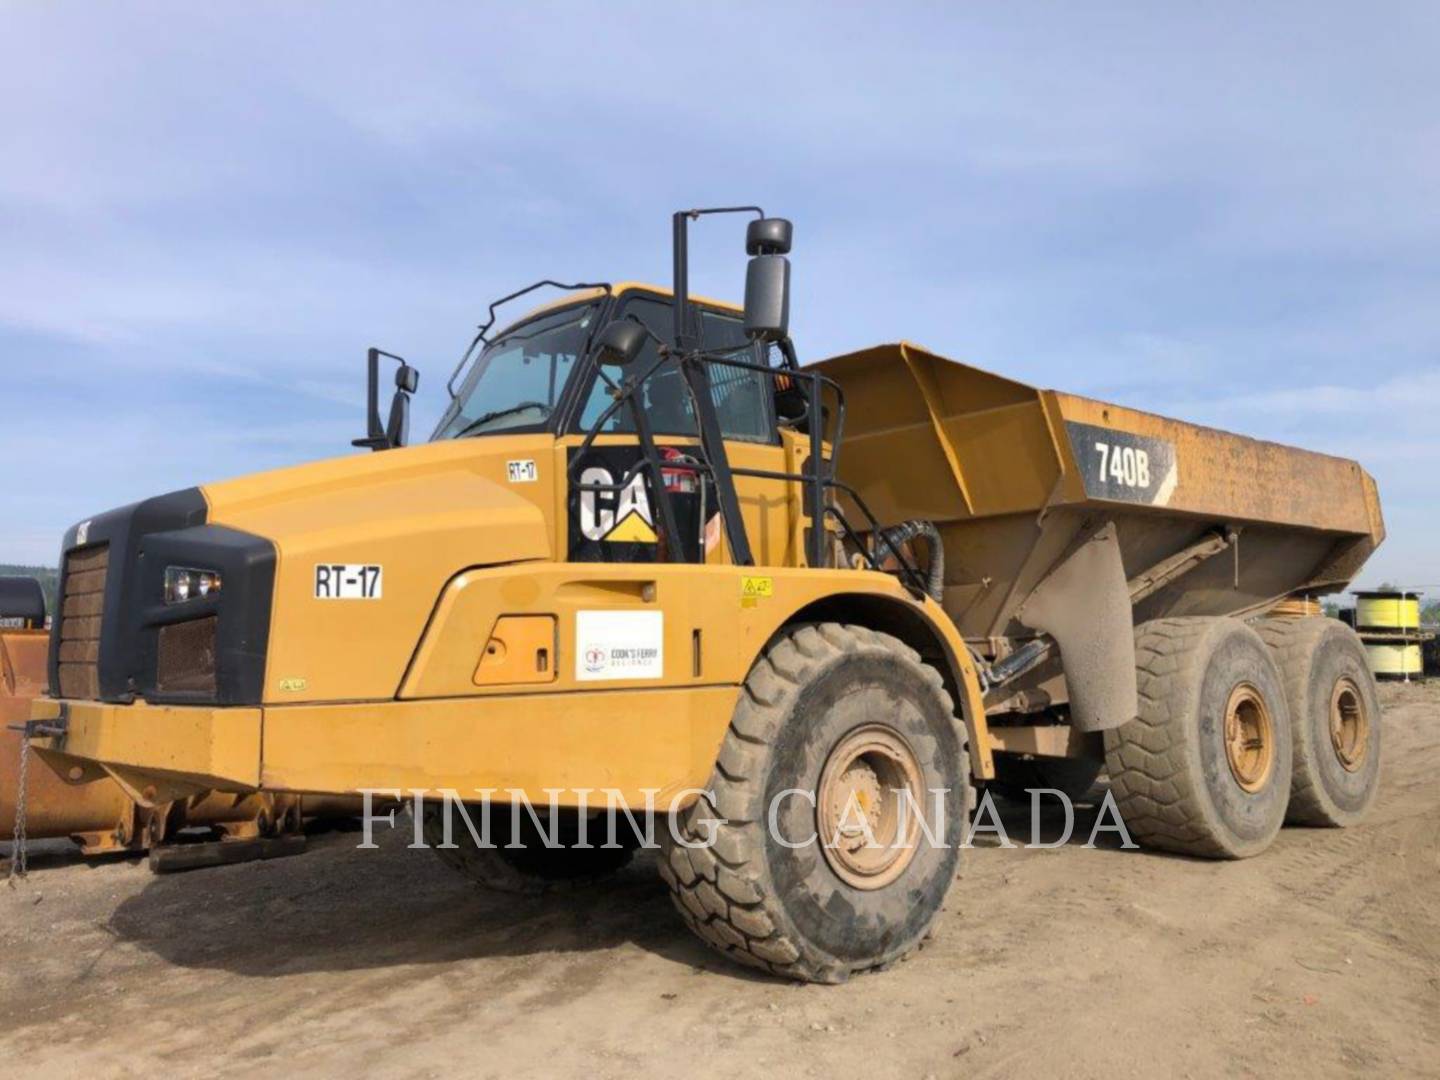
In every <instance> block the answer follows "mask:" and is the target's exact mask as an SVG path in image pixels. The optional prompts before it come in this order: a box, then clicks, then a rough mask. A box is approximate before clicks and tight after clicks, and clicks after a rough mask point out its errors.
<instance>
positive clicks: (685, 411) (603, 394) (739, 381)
mask: <svg viewBox="0 0 1440 1080" xmlns="http://www.w3.org/2000/svg"><path fill="white" fill-rule="evenodd" d="M632 314H633V315H634V316H636V317H637V318H639V319H640V320H641V321H642V322H644V323H645V325H646V326H648V327H649V328H650V329H651V330H652V331H654V332H655V333H656V334H658V335H659V336H660V337H661V338H663V339H665V340H666V341H669V340H670V339H671V336H672V329H673V324H672V315H671V307H670V304H669V303H667V302H664V301H660V300H650V299H646V298H644V297H635V298H633V299H631V300H629V301H627V302H626V304H625V306H624V308H623V309H622V310H621V313H620V317H621V318H623V317H625V316H627V315H632ZM700 333H701V341H702V343H703V344H704V346H705V348H707V349H724V348H726V347H735V348H737V349H743V347H744V346H745V345H746V341H745V331H744V324H743V323H742V321H741V320H740V319H739V318H738V317H736V316H732V315H725V314H721V313H719V312H714V311H708V310H705V309H701V312H700ZM736 355H737V358H738V359H745V360H748V359H750V356H751V354H750V353H749V352H748V351H746V352H737V354H736ZM656 359H657V353H656V346H655V343H654V342H649V343H647V344H646V346H645V348H644V350H643V351H642V352H641V353H640V356H639V357H638V358H637V359H636V361H635V367H636V368H637V369H638V370H642V371H643V370H646V369H648V368H649V367H650V366H651V365H652V364H654V363H655V360H656ZM710 383H711V387H710V392H711V397H712V399H713V401H714V403H715V411H716V415H717V416H718V417H719V420H720V430H721V431H722V432H723V433H724V435H725V437H726V438H728V439H744V440H748V441H752V442H753V441H759V442H772V441H774V438H775V418H774V395H773V393H772V388H771V387H770V385H769V383H770V380H769V378H767V377H766V376H764V375H761V374H760V373H759V372H754V371H746V370H744V369H741V368H730V367H725V366H724V365H723V364H715V365H713V366H712V367H711V369H710ZM643 399H644V400H643V403H644V407H645V410H646V413H647V415H648V416H649V417H650V423H651V425H652V426H653V428H654V430H655V433H656V434H657V435H696V434H698V433H699V429H698V427H697V426H696V423H695V411H694V408H693V407H692V405H691V401H690V393H689V389H688V387H687V386H686V385H685V380H684V378H683V377H682V376H681V375H680V372H679V371H678V370H676V369H675V367H674V365H673V364H666V365H665V366H664V367H662V368H661V369H660V370H659V371H657V372H656V373H655V374H654V375H652V376H650V378H649V379H647V380H646V382H645V387H644V391H643ZM613 401H614V398H613V397H612V396H611V391H610V387H609V385H608V384H607V383H606V381H605V379H604V378H602V377H599V376H597V377H596V379H595V381H594V383H593V384H592V386H591V388H590V394H589V396H588V398H587V399H586V401H585V408H584V409H583V410H582V411H581V414H580V427H581V430H584V431H589V430H590V428H591V427H592V426H593V425H594V423H595V421H596V420H598V419H599V418H600V414H601V413H603V412H604V411H605V410H606V408H608V407H609V406H610V404H611V402H613ZM634 430H635V425H634V423H633V422H632V420H631V417H630V415H629V410H628V409H627V410H621V411H620V412H618V413H617V414H616V415H614V416H612V417H611V418H610V420H609V421H607V422H606V424H605V431H606V432H607V433H622V434H624V433H631V432H633V431H634Z"/></svg>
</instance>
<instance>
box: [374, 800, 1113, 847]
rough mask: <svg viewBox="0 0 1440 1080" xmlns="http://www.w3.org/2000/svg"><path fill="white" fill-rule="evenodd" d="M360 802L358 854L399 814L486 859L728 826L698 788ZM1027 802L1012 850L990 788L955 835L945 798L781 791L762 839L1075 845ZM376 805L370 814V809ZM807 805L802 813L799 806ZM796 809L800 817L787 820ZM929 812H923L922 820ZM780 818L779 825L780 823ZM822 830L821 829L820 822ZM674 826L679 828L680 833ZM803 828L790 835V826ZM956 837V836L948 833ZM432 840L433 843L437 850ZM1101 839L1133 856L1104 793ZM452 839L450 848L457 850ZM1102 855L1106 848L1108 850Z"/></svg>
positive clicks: (1071, 810)
mask: <svg viewBox="0 0 1440 1080" xmlns="http://www.w3.org/2000/svg"><path fill="white" fill-rule="evenodd" d="M357 790H358V792H359V794H360V795H361V796H362V798H363V801H364V812H363V814H362V818H361V820H362V833H361V841H360V843H359V845H358V847H359V848H361V849H374V848H378V847H379V844H377V843H376V842H375V826H376V825H377V824H384V825H387V826H389V827H390V828H392V829H394V828H398V827H400V822H399V821H398V820H397V817H396V815H397V813H398V812H399V811H400V810H401V809H408V810H409V812H410V817H411V824H412V828H413V834H412V840H411V843H410V844H409V845H408V846H409V847H411V848H431V847H439V848H457V847H460V846H461V845H462V844H466V843H468V844H473V845H474V846H475V847H477V848H482V849H487V850H494V849H497V848H504V849H522V848H528V847H534V846H537V845H538V846H540V847H544V848H561V849H570V850H577V851H580V850H590V849H594V848H610V849H615V848H621V847H629V848H640V849H649V848H659V847H660V841H659V840H658V839H657V836H659V835H660V834H659V832H658V830H660V829H664V830H666V831H667V832H668V835H669V839H670V840H671V841H673V842H674V843H675V844H677V845H679V846H681V847H687V848H705V847H710V846H711V845H713V844H714V843H715V842H716V838H717V836H718V835H719V830H720V829H721V828H723V827H725V826H726V825H729V824H730V822H729V821H728V820H727V819H725V818H724V817H722V816H721V815H719V814H718V813H715V812H713V808H714V807H715V805H716V799H715V794H714V792H712V791H709V790H707V789H704V788H687V789H685V790H683V791H679V792H674V793H672V794H671V795H670V797H669V799H668V800H667V801H666V802H665V803H663V804H662V803H660V802H658V798H659V795H660V789H659V788H642V789H641V791H640V794H641V795H642V796H643V797H644V805H643V807H641V808H638V809H637V808H636V807H635V806H634V805H633V800H631V799H629V798H628V797H627V796H626V793H624V792H622V791H620V790H618V789H614V788H598V789H597V788H569V789H567V788H542V789H541V790H542V791H543V793H544V794H545V796H546V801H545V802H544V803H543V804H541V805H540V806H538V807H537V806H536V805H535V803H534V802H533V801H532V800H531V799H530V797H529V794H528V793H527V792H526V791H524V790H522V789H519V788H505V789H497V788H476V789H474V790H473V791H471V792H468V793H462V792H460V791H458V790H456V789H455V788H405V789H401V788H359V789H357ZM1026 791H1027V792H1028V793H1029V796H1030V821H1029V834H1028V836H1027V837H1026V838H1025V839H1024V840H1023V842H1021V843H1016V842H1015V840H1013V839H1012V838H1011V831H1010V830H1009V829H1007V828H1006V825H1005V820H1004V818H1003V817H1002V815H1001V813H1000V811H999V810H998V809H997V808H996V806H995V803H994V800H993V798H992V795H991V792H990V791H989V789H986V790H984V791H982V792H981V794H980V798H979V801H978V802H977V803H976V805H975V809H974V812H973V814H971V815H970V816H969V817H968V818H967V819H966V820H965V821H964V822H963V823H961V824H960V826H959V827H958V828H956V827H954V826H953V825H950V824H949V823H950V818H951V815H949V814H947V813H946V808H947V802H948V800H949V799H950V798H952V797H953V793H952V792H950V791H949V790H947V789H945V788H932V789H931V790H930V792H929V794H930V798H931V802H930V805H929V807H924V806H921V805H918V804H917V800H916V799H915V796H914V793H913V792H911V791H910V790H909V789H905V788H901V789H896V790H894V791H892V792H891V793H890V794H891V795H892V796H893V798H892V799H891V800H890V801H889V803H888V805H889V807H891V809H890V811H889V813H888V820H886V821H883V822H882V821H878V820H877V815H876V813H875V810H874V807H873V805H867V804H866V802H865V800H863V799H862V798H860V797H859V796H858V795H856V794H854V793H852V795H851V797H850V801H849V803H848V804H846V805H843V806H841V807H839V808H830V810H831V812H830V813H826V814H822V813H820V812H819V811H818V805H817V801H816V795H815V792H814V791H813V790H809V789H805V788H787V789H786V790H784V791H781V792H778V793H776V794H775V795H774V796H773V797H772V798H771V799H770V801H769V804H768V806H767V807H766V808H765V813H764V815H763V818H761V819H760V820H762V821H763V823H764V825H765V828H766V829H767V830H768V832H769V834H770V838H771V839H772V840H773V841H774V842H775V843H776V844H777V845H779V846H782V847H786V848H791V849H799V848H805V847H809V846H813V845H816V844H819V845H821V846H824V847H830V848H840V847H847V848H852V849H853V848H855V847H857V846H863V847H865V848H885V847H899V848H910V847H915V846H919V845H920V844H921V843H923V844H925V845H928V846H931V847H938V848H948V847H952V846H958V847H960V848H972V847H974V846H975V840H976V838H977V837H988V838H989V843H988V844H987V845H986V846H994V847H1001V848H1032V849H1033V848H1041V849H1044V848H1059V847H1064V846H1066V845H1068V844H1069V843H1070V841H1071V840H1072V839H1073V838H1074V836H1075V826H1076V821H1077V819H1076V814H1075V804H1074V801H1073V800H1072V799H1071V798H1070V796H1069V795H1067V794H1066V793H1065V792H1064V791H1061V790H1059V789H1057V788H1027V789H1026ZM702 799H703V800H705V803H706V806H707V808H711V809H712V812H710V813H705V814H693V813H691V814H687V811H688V810H689V808H690V807H691V806H692V805H693V804H694V803H695V802H696V801H697V800H702ZM1047 803H1048V804H1049V805H1051V806H1054V805H1058V806H1059V807H1060V809H1061V810H1062V811H1063V813H1064V827H1063V828H1062V829H1061V830H1060V833H1059V835H1058V836H1052V837H1050V838H1049V839H1046V834H1047V832H1048V831H1049V830H1047V828H1046V824H1047V822H1046V820H1045V819H1046V805H1047ZM377 804H378V805H377ZM807 804H808V812H807V811H806V807H807ZM797 808H798V809H799V810H800V811H801V812H800V813H799V814H795V813H793V811H794V810H795V809H797ZM927 811H928V812H927ZM782 817H784V818H785V820H784V821H783V822H782ZM822 819H823V820H824V821H825V823H826V826H828V828H822V825H821V821H822ZM682 821H685V822H687V824H686V825H685V826H682V824H681V823H682ZM797 821H799V822H808V823H809V826H801V827H800V828H798V829H797V828H796V822H797ZM957 832H958V833H959V836H958V837H957V836H956V835H954V834H955V833H957ZM437 836H438V842H436V840H437ZM1101 836H1114V837H1115V838H1117V839H1118V840H1119V847H1121V848H1124V849H1126V850H1129V849H1134V848H1138V847H1139V845H1138V844H1136V843H1135V842H1134V841H1133V840H1132V839H1131V838H1130V832H1129V830H1128V829H1126V827H1125V822H1124V820H1123V819H1122V818H1121V816H1120V810H1119V807H1117V806H1116V805H1115V797H1114V795H1113V794H1112V793H1111V792H1110V791H1108V790H1107V791H1106V792H1105V793H1104V795H1103V797H1102V798H1101V800H1100V802H1099V804H1098V805H1097V806H1096V807H1095V818H1094V821H1093V822H1092V823H1091V825H1090V832H1089V835H1088V837H1087V839H1086V840H1085V843H1084V844H1083V845H1081V846H1082V847H1084V848H1095V847H1097V846H1098V845H1097V843H1096V841H1097V840H1098V839H1099V838H1100V837H1101ZM457 838H458V842H457ZM1107 846H1110V845H1107Z"/></svg>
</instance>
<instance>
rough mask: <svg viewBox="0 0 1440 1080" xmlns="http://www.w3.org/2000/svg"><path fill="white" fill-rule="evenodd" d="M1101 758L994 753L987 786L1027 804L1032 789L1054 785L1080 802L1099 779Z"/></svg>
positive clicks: (1102, 765) (997, 792) (1074, 800)
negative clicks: (1033, 756)
mask: <svg viewBox="0 0 1440 1080" xmlns="http://www.w3.org/2000/svg"><path fill="white" fill-rule="evenodd" d="M1104 767H1105V763H1104V762H1103V761H1099V760H1097V759H1096V758H1080V757H1074V758H1055V757H1037V758H1023V757H1020V756H1019V755H1017V754H996V755H995V779H994V780H991V781H990V787H992V788H994V789H995V792H996V794H998V795H1001V796H1003V797H1005V798H1007V799H1011V800H1013V801H1014V802H1023V803H1028V802H1029V801H1030V790H1031V789H1032V788H1053V789H1054V790H1056V791H1060V792H1064V794H1065V797H1066V798H1067V799H1069V800H1070V801H1071V802H1079V801H1080V800H1081V799H1083V798H1084V797H1085V796H1086V795H1088V794H1090V789H1091V788H1093V787H1094V786H1095V781H1096V780H1098V779H1099V778H1100V770H1101V769H1103V768H1104Z"/></svg>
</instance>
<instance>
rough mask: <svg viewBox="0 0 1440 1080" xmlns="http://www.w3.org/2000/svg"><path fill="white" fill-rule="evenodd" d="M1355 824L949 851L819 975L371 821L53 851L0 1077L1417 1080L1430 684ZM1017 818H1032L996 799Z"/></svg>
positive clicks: (4, 927)
mask: <svg viewBox="0 0 1440 1080" xmlns="http://www.w3.org/2000/svg"><path fill="white" fill-rule="evenodd" d="M1383 696H1384V698H1385V700H1386V703H1387V713H1386V721H1385V723H1386V727H1385V740H1386V742H1385V750H1384V753H1385V775H1384V787H1383V791H1382V794H1381V797H1380V800H1379V802H1378V804H1377V806H1376V808H1375V811H1374V813H1373V814H1372V816H1371V818H1370V820H1369V822H1368V823H1367V824H1366V825H1364V826H1362V827H1360V828H1357V829H1353V830H1348V831H1344V832H1338V831H1326V830H1303V829H1287V830H1285V831H1284V832H1283V833H1282V834H1281V836H1280V839H1279V840H1278V841H1277V843H1276V844H1275V846H1274V848H1273V849H1272V850H1271V851H1270V852H1268V853H1267V854H1266V855H1264V856H1262V857H1260V858H1258V859H1253V860H1250V861H1248V862H1242V863H1211V862H1203V861H1198V860H1189V859H1182V858H1175V857H1172V856H1162V855H1149V854H1145V853H1140V852H1124V851H1120V850H1114V849H1111V850H1103V849H1102V850H1085V849H1084V848H1082V847H1081V846H1080V845H1081V843H1082V842H1083V839H1084V837H1085V835H1086V834H1087V833H1088V830H1089V824H1090V819H1093V813H1092V814H1090V815H1089V816H1088V818H1087V816H1086V815H1085V814H1084V813H1083V812H1082V814H1081V820H1080V821H1079V823H1078V828H1077V834H1078V835H1077V838H1076V839H1075V840H1074V841H1073V842H1072V843H1071V844H1070V845H1069V846H1066V847H1063V848H1059V849H1056V850H1047V851H1041V850H1003V849H999V848H996V847H993V846H989V847H986V846H981V847H977V848H976V849H975V850H973V851H971V852H969V853H967V861H966V864H965V867H964V872H963V875H962V879H961V880H960V881H959V882H958V883H957V885H956V887H955V889H954V890H953V891H952V893H951V894H950V899H949V902H948V904H947V907H946V911H945V914H944V915H943V916H942V918H941V920H940V923H939V930H938V933H937V935H936V937H935V939H934V940H933V941H931V942H930V943H929V944H928V945H927V947H926V948H925V949H923V950H922V951H921V952H919V953H918V954H916V955H915V956H914V957H912V958H911V959H910V960H908V961H907V962H905V963H903V964H901V965H899V966H898V967H896V968H895V969H893V970H891V971H889V972H886V973H883V974H879V975H870V976H865V977H861V978H857V979H854V980H852V981H851V982H850V983H848V984H846V985H844V986H840V987H812V986H794V985H789V984H786V983H780V982H775V981H773V980H766V979H763V978H758V977H753V976H751V975H748V974H746V973H744V972H742V971H740V970H738V969H735V968H732V967H730V966H728V965H727V964H726V963H725V962H723V961H722V960H720V959H718V958H717V957H714V956H712V955H711V954H709V953H708V952H707V951H706V950H705V949H704V948H703V947H702V946H700V945H699V944H698V943H696V942H695V941H693V940H691V938H690V936H689V934H688V933H687V931H685V930H684V929H683V927H682V926H681V925H680V922H679V920H678V919H677V918H675V917H674V916H673V914H672V912H671V910H670V907H669V901H668V900H667V899H666V897H665V895H664V894H663V892H662V889H661V886H660V884H659V881H658V879H657V877H656V875H655V872H654V867H653V864H651V863H649V862H646V861H643V860H642V861H641V862H640V863H637V864H636V865H635V866H634V867H633V868H631V869H630V870H628V871H627V872H626V873H625V874H624V875H623V876H621V877H620V878H619V879H618V880H616V881H614V882H612V883H610V884H607V885H605V886H603V887H597V888H594V889H593V890H590V891H588V892H585V893H583V894H581V895H579V896H572V897H569V898H562V899H556V900H550V899H534V900H532V899H514V898H509V897H500V896H496V895H487V894H484V893H482V892H480V891H478V890H476V889H474V888H473V887H471V886H469V885H467V884H466V883H465V882H464V881H462V880H460V879H459V878H458V877H456V876H455V875H453V874H452V872H450V871H449V870H447V869H446V868H445V867H443V866H442V865H440V863H439V861H438V860H436V859H435V857H434V856H433V855H431V854H430V853H429V852H425V851H409V850H406V848H405V844H406V842H407V841H408V837H407V836H406V835H405V834H403V833H392V834H389V835H387V836H385V837H383V838H382V839H383V842H382V847H381V850H379V851H357V850H356V849H355V844H356V843H357V840H358V838H357V836H355V835H353V834H331V835H327V836H322V837H318V838H316V839H314V840H312V843H311V850H310V851H309V852H308V853H307V854H306V855H304V856H302V857H298V858H293V859H286V860H279V861H275V862H266V863H252V864H249V865H240V866H230V867H221V868H217V869H211V870H204V871H197V872H193V873H190V874H177V875H171V876H166V877H156V876H153V875H151V874H150V873H149V871H148V870H147V869H146V868H145V866H144V865H143V864H142V863H139V862H134V861H122V862H109V863H102V864H89V863H86V862H82V861H80V860H79V859H78V858H77V857H75V856H73V855H71V854H70V853H69V851H68V850H66V849H64V848H63V847H61V848H57V847H56V846H54V845H51V846H50V847H49V849H48V850H46V851H43V852H41V853H39V854H38V855H37V856H36V857H35V858H34V859H33V864H32V865H33V870H32V873H31V876H30V878H29V879H28V881H27V882H25V883H23V884H21V885H20V886H19V887H18V888H16V889H13V890H12V889H8V888H4V887H0V956H3V961H0V1060H3V1062H4V1066H3V1071H4V1072H5V1073H6V1074H7V1075H10V1076H72V1075H103V1076H130V1075H135V1076H146V1077H155V1076H198V1075H202V1074H203V1075H215V1076H231V1075H242V1074H249V1073H253V1072H255V1071H257V1070H260V1071H270V1070H274V1069H277V1068H284V1069H286V1070H287V1071H288V1072H291V1073H294V1074H300V1075H312V1074H313V1075H351V1076H356V1075H362V1074H363V1075H375V1076H387V1077H388V1076H395V1077H411V1076H445V1075H456V1074H463V1075H470V1076H496V1077H499V1076H505V1077H512V1076H522V1077H523V1076H544V1077H553V1076H576V1075H580V1074H582V1073H584V1074H586V1075H595V1076H616V1077H627V1078H628V1077H645V1076H662V1075H663V1076H675V1075H699V1076H707V1075H717V1074H724V1075H729V1076H755V1075H761V1074H763V1073H770V1074H775V1075H785V1076H790V1075H794V1076H858V1075H862V1074H863V1075H865V1076H867V1077H875V1078H878V1077H888V1076H897V1077H925V1076H935V1077H949V1076H960V1075H964V1076H966V1077H990V1076H993V1077H1008V1076H1026V1075H1031V1074H1039V1075H1057V1076H1074V1077H1106V1078H1112V1077H1116V1076H1155V1075H1174V1076H1194V1077H1209V1076H1219V1075H1230V1076H1251V1075H1253V1076H1266V1077H1272V1076H1306V1077H1313V1076H1330V1075H1336V1076H1339V1075H1350V1074H1355V1073H1361V1072H1364V1073H1370V1074H1378V1075H1385V1076H1397V1075H1408V1076H1431V1077H1433V1076H1437V1075H1440V781H1437V779H1436V778H1437V775H1440V684H1435V683H1432V684H1430V685H1428V686H1414V685H1412V686H1387V687H1385V688H1384V690H1383ZM1006 813H1007V815H1008V816H1007V821H1008V823H1009V824H1011V825H1012V826H1013V827H1014V831H1015V832H1016V833H1018V834H1019V835H1020V836H1022V837H1023V836H1024V834H1025V833H1026V832H1028V813H1027V811H1026V810H1025V809H1024V808H1021V807H1010V808H1009V809H1008V810H1007V811H1006Z"/></svg>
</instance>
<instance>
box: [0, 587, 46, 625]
mask: <svg viewBox="0 0 1440 1080" xmlns="http://www.w3.org/2000/svg"><path fill="white" fill-rule="evenodd" d="M9 622H18V623H19V624H20V626H21V627H22V628H23V629H26V630H39V629H41V628H43V627H44V625H45V592H44V590H43V589H41V588H40V583H39V582H38V581H36V580H35V579H34V578H28V577H0V625H3V624H4V623H9Z"/></svg>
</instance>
